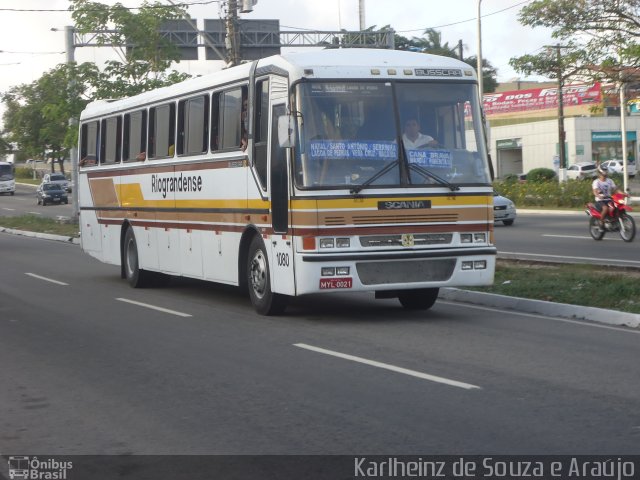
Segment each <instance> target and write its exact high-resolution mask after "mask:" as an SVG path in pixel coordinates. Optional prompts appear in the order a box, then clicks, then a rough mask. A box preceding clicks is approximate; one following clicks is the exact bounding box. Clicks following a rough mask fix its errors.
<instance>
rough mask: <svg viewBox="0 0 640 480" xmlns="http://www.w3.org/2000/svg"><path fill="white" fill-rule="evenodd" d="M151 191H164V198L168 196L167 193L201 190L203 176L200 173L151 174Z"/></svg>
mask: <svg viewBox="0 0 640 480" xmlns="http://www.w3.org/2000/svg"><path fill="white" fill-rule="evenodd" d="M151 191H152V192H153V193H162V198H167V193H175V192H201V191H202V177H201V176H200V175H183V174H182V173H181V174H180V175H178V176H176V177H174V176H165V177H163V176H160V175H156V174H153V175H151Z"/></svg>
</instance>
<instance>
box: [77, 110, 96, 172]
mask: <svg viewBox="0 0 640 480" xmlns="http://www.w3.org/2000/svg"><path fill="white" fill-rule="evenodd" d="M97 162H98V122H97V121H95V122H87V123H85V124H83V125H82V128H81V130H80V166H81V167H90V166H95V165H97Z"/></svg>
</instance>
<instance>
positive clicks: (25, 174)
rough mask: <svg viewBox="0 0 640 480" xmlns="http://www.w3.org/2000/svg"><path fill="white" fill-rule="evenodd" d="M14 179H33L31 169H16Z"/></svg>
mask: <svg viewBox="0 0 640 480" xmlns="http://www.w3.org/2000/svg"><path fill="white" fill-rule="evenodd" d="M15 175H16V178H33V169H32V168H29V167H16V172H15Z"/></svg>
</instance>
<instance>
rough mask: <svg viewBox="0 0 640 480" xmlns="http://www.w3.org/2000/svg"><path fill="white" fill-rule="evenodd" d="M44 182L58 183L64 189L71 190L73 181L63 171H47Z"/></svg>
mask: <svg viewBox="0 0 640 480" xmlns="http://www.w3.org/2000/svg"><path fill="white" fill-rule="evenodd" d="M42 183H57V184H58V185H60V186H61V187H62V188H63V189H64V191H66V192H70V191H71V182H70V181H69V180H67V177H65V176H64V175H63V174H62V173H47V174H46V175H45V176H44V178H43V179H42Z"/></svg>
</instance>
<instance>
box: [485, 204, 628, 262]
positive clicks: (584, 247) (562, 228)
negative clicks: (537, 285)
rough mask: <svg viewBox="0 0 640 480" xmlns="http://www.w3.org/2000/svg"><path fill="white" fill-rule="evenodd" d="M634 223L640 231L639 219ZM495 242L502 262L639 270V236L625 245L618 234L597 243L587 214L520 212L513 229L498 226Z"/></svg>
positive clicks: (606, 235)
mask: <svg viewBox="0 0 640 480" xmlns="http://www.w3.org/2000/svg"><path fill="white" fill-rule="evenodd" d="M635 219H636V222H637V226H638V228H640V217H635ZM495 242H496V246H497V247H498V256H499V257H502V258H521V259H530V260H541V261H550V262H571V263H598V264H602V263H606V264H610V265H617V266H624V267H640V247H639V246H638V242H640V232H639V233H638V236H637V237H636V239H635V240H634V241H632V242H624V241H623V240H622V238H620V234H618V233H617V232H607V233H606V234H605V236H604V238H603V239H602V240H600V241H595V240H593V238H591V236H590V235H589V223H588V216H587V214H586V213H584V214H580V213H573V214H569V215H561V214H557V213H548V214H540V213H524V212H520V213H519V214H518V218H517V219H516V222H515V223H514V224H513V225H512V226H509V227H508V226H504V225H502V224H496V226H495Z"/></svg>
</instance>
